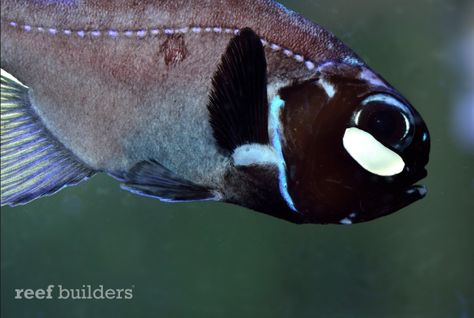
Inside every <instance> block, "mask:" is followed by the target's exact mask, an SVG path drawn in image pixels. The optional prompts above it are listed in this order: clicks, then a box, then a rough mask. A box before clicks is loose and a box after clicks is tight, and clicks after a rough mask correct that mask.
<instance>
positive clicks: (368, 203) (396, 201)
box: [353, 178, 428, 223]
mask: <svg viewBox="0 0 474 318" xmlns="http://www.w3.org/2000/svg"><path fill="white" fill-rule="evenodd" d="M417 179H418V180H420V179H422V178H417ZM418 180H417V181H418ZM427 192H428V190H427V189H426V187H425V186H424V185H422V184H411V185H409V186H405V187H402V188H399V189H398V190H394V191H388V192H385V193H379V194H378V195H377V197H372V198H371V199H368V200H364V201H363V202H361V206H360V208H361V211H360V212H361V213H358V214H357V216H358V217H356V218H355V219H354V220H353V221H354V223H358V222H366V221H370V220H372V219H376V218H379V217H382V216H385V215H388V214H391V213H394V212H396V211H398V210H400V209H402V208H404V207H406V206H408V205H410V204H412V203H414V202H416V201H418V200H421V199H423V198H424V197H425V196H426V194H427Z"/></svg>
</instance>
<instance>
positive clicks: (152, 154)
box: [1, 0, 429, 223]
mask: <svg viewBox="0 0 474 318" xmlns="http://www.w3.org/2000/svg"><path fill="white" fill-rule="evenodd" d="M1 4H2V16H1V28H2V32H1V67H2V70H4V72H5V74H8V75H9V76H8V77H7V75H5V77H2V85H4V86H5V87H6V88H8V89H9V91H8V92H10V93H11V94H12V96H13V97H14V98H13V97H12V98H10V97H8V99H5V102H3V99H2V112H3V111H4V110H5V114H6V113H7V110H8V109H9V108H8V107H10V106H11V105H13V106H11V107H13V108H14V107H17V106H18V107H19V108H20V111H21V112H24V113H25V114H27V116H29V118H32V119H31V121H33V122H34V123H35V126H34V128H35V129H34V130H31V131H29V132H28V133H25V135H20V137H21V136H23V137H21V138H23V140H26V139H25V138H30V139H31V138H32V137H31V135H34V138H36V139H35V140H40V139H41V140H42V138H46V139H47V140H51V142H50V143H52V144H53V145H54V147H53V146H51V147H53V148H48V149H49V150H44V149H43V148H42V147H43V146H42V147H39V146H36V147H38V149H36V148H35V149H36V150H35V151H36V152H34V151H33V150H31V153H42V152H45V153H47V156H46V155H45V156H43V157H44V158H46V159H44V158H43V157H41V158H43V159H44V160H47V164H46V163H44V162H45V161H44V160H43V159H41V158H40V159H41V160H43V161H41V160H40V161H41V162H42V163H44V165H45V166H44V167H43V168H44V169H43V170H45V171H46V170H48V169H52V167H57V166H58V165H59V166H61V165H62V168H61V169H60V168H57V170H58V171H62V174H61V175H60V176H59V177H57V175H55V176H56V177H55V178H52V179H51V178H50V177H48V178H49V179H48V178H46V175H44V178H43V179H41V178H40V179H39V180H40V181H35V182H33V181H31V184H27V185H25V182H26V181H22V179H21V178H20V177H18V175H20V176H22V175H26V176H28V175H29V174H31V173H33V172H31V170H29V169H30V167H31V166H34V165H32V164H31V163H30V161H32V160H30V161H28V160H27V159H25V158H24V157H26V158H27V157H28V155H26V156H23V157H21V158H20V159H21V160H25V161H24V164H22V161H18V160H19V158H17V157H15V153H22V150H24V151H25V152H26V150H25V149H29V148H28V147H30V146H29V145H30V144H33V143H27V142H25V145H22V146H17V145H16V144H15V145H14V143H12V142H11V140H13V139H11V138H10V139H8V138H7V137H9V136H10V135H11V136H16V133H17V132H18V129H16V128H15V127H16V126H15V123H14V122H11V120H10V119H9V118H7V117H8V116H6V115H5V116H4V118H3V117H2V137H3V136H7V135H8V136H7V137H4V138H5V139H4V140H2V146H3V145H7V146H8V147H7V150H6V152H5V154H6V155H4V154H3V153H2V168H5V169H4V170H5V171H7V172H6V173H9V174H8V175H7V174H5V175H2V177H4V179H6V180H7V181H5V183H4V185H2V205H3V204H10V205H15V204H20V203H26V202H28V201H30V200H31V199H34V198H36V197H39V196H42V195H45V194H51V193H53V192H55V191H57V190H58V189H60V188H61V187H62V186H65V185H70V184H75V183H77V182H79V181H80V180H82V179H84V178H87V177H89V176H91V175H93V174H94V173H95V172H106V173H108V174H110V175H112V176H114V177H116V178H117V179H119V180H121V181H123V183H124V188H125V189H127V190H130V191H132V192H135V193H138V194H141V195H149V196H153V197H157V198H159V199H162V200H165V201H189V200H219V201H225V202H230V203H236V204H239V205H242V206H246V207H249V208H252V209H254V210H257V211H260V212H264V213H267V214H270V215H273V216H277V217H280V218H283V219H286V220H289V221H292V222H296V223H308V222H309V223H341V221H342V220H346V221H343V222H342V223H347V221H350V222H351V223H352V222H359V221H365V220H369V219H372V218H374V217H377V216H380V215H384V214H387V213H389V212H393V210H395V209H398V208H399V207H401V206H404V205H406V204H408V203H410V202H412V201H413V200H415V199H418V198H420V197H421V196H422V194H421V192H422V191H421V190H418V188H416V189H412V192H413V193H414V194H412V195H411V196H410V199H407V198H404V199H403V200H401V201H400V203H399V204H398V205H397V206H394V202H393V200H394V199H393V198H392V197H390V198H388V199H386V202H385V203H384V205H385V206H382V207H381V206H380V204H382V203H375V202H374V200H369V201H371V202H374V205H375V206H374V207H371V208H369V210H370V211H365V212H364V211H358V210H357V209H358V207H357V206H358V205H359V206H360V205H361V204H360V202H359V203H357V201H358V200H359V201H361V200H362V199H360V198H361V197H364V195H366V194H367V193H369V192H373V189H375V188H380V185H381V184H382V183H383V184H385V183H386V184H387V187H389V188H390V191H389V190H384V193H387V191H388V192H390V193H392V190H393V189H392V188H394V187H395V188H396V189H395V192H397V193H398V195H397V196H398V197H400V196H401V197H405V196H406V195H407V194H406V193H405V192H406V191H407V190H406V187H407V186H411V184H412V183H413V182H415V181H416V180H417V179H419V178H420V177H422V173H421V172H420V171H422V170H424V169H423V167H424V165H425V164H426V162H427V156H428V150H429V136H428V133H427V129H426V127H425V126H424V123H423V122H422V120H421V118H419V115H418V114H417V113H416V111H415V110H414V109H412V107H411V106H410V105H409V104H408V102H407V101H406V100H405V99H403V97H401V96H400V95H399V93H398V92H396V91H395V90H394V89H393V88H392V87H391V86H390V85H389V84H388V83H386V82H385V81H384V80H383V79H382V78H381V77H380V76H379V75H377V74H376V73H375V72H373V71H372V70H370V68H368V66H367V65H366V64H365V63H364V62H363V61H361V60H360V58H359V57H358V56H357V55H356V54H355V53H354V52H353V51H352V50H350V49H349V48H348V47H346V46H345V45H344V44H343V43H342V42H341V41H339V40H338V39H337V38H336V37H334V36H333V35H332V34H331V33H330V32H328V31H326V30H324V29H323V28H321V27H320V26H318V25H317V24H314V23H312V22H310V21H308V20H306V19H304V18H303V17H302V16H300V15H298V14H296V13H294V12H292V11H290V10H288V9H286V8H284V7H283V6H281V5H280V4H278V3H276V2H274V1H266V0H259V1H232V0H222V1H210V0H209V1H199V3H198V2H194V1H140V2H135V1H127V0H121V1H113V2H109V1H73V0H71V1H20V0H15V1H13V0H3V1H2V3H1ZM2 93H3V91H2ZM377 94H378V95H379V96H382V98H381V99H380V98H379V99H378V100H373V101H369V102H367V103H368V104H374V103H380V102H382V103H388V104H390V105H392V104H393V105H392V106H394V107H399V108H400V107H401V108H403V109H404V110H403V111H407V112H408V113H409V114H410V116H412V118H411V117H410V118H408V119H407V120H411V122H410V123H409V126H410V125H413V127H411V126H410V127H408V128H410V129H408V128H407V130H410V132H409V133H410V136H411V137H410V138H412V139H413V138H414V139H413V140H414V141H410V142H412V143H413V144H414V145H415V144H416V147H415V148H416V150H412V149H411V148H410V145H405V147H408V148H410V151H408V153H409V157H417V158H418V157H419V158H420V159H419V160H418V161H417V162H416V163H415V162H412V163H410V165H411V166H410V168H411V169H412V171H411V172H409V173H408V172H407V173H408V174H410V177H407V176H402V175H403V174H404V173H402V171H396V173H395V172H393V173H391V174H389V175H388V176H383V177H382V176H380V173H378V174H377V173H375V174H374V173H373V172H374V171H370V170H371V168H370V167H369V168H367V164H366V163H365V161H367V159H360V158H359V157H360V156H359V154H356V153H357V151H358V150H354V149H353V148H351V146H348V145H345V144H344V143H351V142H349V141H348V140H352V139H354V138H352V139H350V138H345V136H346V134H345V132H347V131H346V129H347V128H351V127H349V126H350V125H351V124H350V123H351V121H352V126H354V127H352V128H355V127H357V123H354V120H353V119H354V118H353V117H354V115H353V113H354V112H355V111H356V110H355V108H356V106H359V105H360V104H362V103H364V102H365V101H367V98H368V97H367V96H376V95H377ZM362 95H363V96H362ZM5 96H7V95H5ZM8 96H10V95H8ZM18 96H20V97H18ZM384 96H392V100H388V99H387V98H385V100H384ZM363 97H365V98H366V99H364V98H363ZM354 100H356V102H354ZM331 103H332V104H334V105H333V106H332V107H328V104H331ZM398 104H400V105H402V106H400V105H398ZM4 105H10V106H4ZM341 105H342V106H341ZM336 110H337V111H336ZM8 111H9V110H8ZM15 111H18V110H15ZM336 114H340V115H336ZM342 114H343V115H342ZM25 116H26V115H25ZM341 116H342V117H341ZM336 117H337V118H336ZM339 117H341V118H339ZM362 117H363V116H362ZM408 117H409V116H408ZM322 118H326V120H323V119H322ZM351 118H352V119H351ZM404 118H405V119H406V118H407V117H406V116H405V117H404ZM328 125H329V126H328ZM336 126H337V127H338V128H339V129H338V131H337V132H331V129H330V128H327V127H336ZM343 126H344V127H343ZM346 126H347V127H346ZM415 126H416V132H415V131H414V130H415ZM3 127H7V128H5V129H4V128H3ZM343 128H344V129H343ZM28 129H30V128H28ZM31 129H32V128H31ZM7 130H8V131H7ZM35 131H40V132H39V133H36V132H35ZM321 131H323V132H324V133H322V135H324V136H320V135H319V132H321ZM349 132H353V133H355V135H354V136H359V135H357V134H358V132H357V131H355V130H349ZM7 133H8V134H7ZM35 134H36V135H35ZM326 135H327V136H326ZM349 135H350V134H349V133H348V136H349ZM359 137H360V136H359ZM415 137H416V138H415ZM357 138H358V137H357ZM404 138H405V137H404ZM422 139H424V140H422ZM364 140H365V139H364ZM379 141H380V140H379ZM363 142H364V141H363ZM355 143H357V141H355ZM34 144H36V145H38V143H34ZM12 145H13V146H12ZM427 145H428V146H427ZM313 146H314V147H313ZM44 147H46V146H44ZM381 147H382V148H384V147H383V146H381ZM413 147H414V146H413ZM413 147H412V148H413ZM427 147H428V148H427ZM313 148H314V149H313ZM333 148H337V151H335V152H333V151H330V150H329V149H333ZM356 148H357V147H356ZM51 149H53V150H51ZM374 149H375V148H374ZM374 149H372V150H371V151H375V152H377V150H374ZM413 149H414V148H413ZM296 150H297V151H296ZM392 150H396V142H395V143H394V147H392ZM399 150H403V151H405V150H406V149H405V148H403V149H399ZM382 152H383V151H382ZM384 153H386V156H388V158H392V157H393V156H392V157H390V155H391V154H390V153H387V152H384ZM58 154H60V155H58ZM8 156H10V157H12V156H13V157H14V158H15V160H16V165H15V166H14V168H11V167H13V163H11V162H13V161H8V160H6V159H5V158H7V159H8V158H10V157H8ZM331 156H335V157H334V158H332V159H331ZM358 156H359V157H358ZM339 157H343V160H339V159H337V158H339ZM401 157H403V156H401ZM35 158H36V157H35ZM53 158H54V159H53ZM62 158H67V160H66V159H64V160H63V159H62ZM38 160H39V159H38ZM390 160H391V159H390ZM400 160H401V159H400ZM400 160H399V161H397V160H394V162H395V161H397V162H398V163H399V165H400V164H402V163H400V162H401V161H403V160H401V161H400ZM413 160H414V159H413ZM55 161H59V163H57V164H55V163H54V162H55ZM361 161H364V162H361ZM316 162H318V165H319V166H320V167H321V166H322V167H324V166H327V163H328V162H337V164H334V167H331V169H329V168H326V169H324V171H328V172H330V173H329V174H328V175H324V174H321V173H319V172H317V171H316V170H318V168H317V167H315V163H316ZM376 164H377V163H376ZM405 164H406V162H405V161H403V167H401V169H402V170H403V169H405ZM364 165H365V166H364ZM394 165H396V164H394ZM37 166H38V165H37ZM361 166H362V167H361ZM369 166H370V164H369ZM408 166H409V165H408V164H406V167H408ZM412 166H413V167H412ZM47 167H49V168H48V169H47ZM70 167H73V169H72V168H70ZM7 168H8V169H10V170H8V169H7ZM38 169H39V168H38ZM367 169H369V171H368V170H367ZM405 170H406V169H405ZM413 170H416V177H414V175H415V174H413V173H414V172H413ZM64 171H69V172H68V173H66V172H64ZM404 172H406V171H404ZM41 173H45V172H44V171H42V170H38V171H37V172H36V173H35V174H34V176H35V177H37V176H38V175H39V176H40V177H41V176H42V175H41ZM15 175H16V176H17V177H15ZM322 175H324V177H322ZM394 176H395V177H394ZM38 178H39V177H38ZM387 178H388V179H390V180H388V179H387ZM356 179H357V180H358V181H355V180H356ZM374 179H375V180H374ZM382 179H383V180H382ZM393 179H395V181H393ZM415 179H416V180H415ZM31 180H33V179H31ZM48 180H49V181H48ZM328 180H332V181H333V183H331V182H332V181H328ZM360 180H363V182H361V181H360ZM320 181H321V182H322V183H321V182H320ZM396 184H403V187H402V186H395V185H396ZM332 185H336V186H334V188H332ZM357 186H360V187H361V189H357V190H356V191H355V190H354V188H355V187H357ZM329 188H331V190H330V191H329V192H328V190H327V189H329ZM341 189H345V190H343V191H342V192H341ZM410 189H411V188H410ZM344 191H345V192H344ZM404 191H405V192H404ZM322 192H324V193H322ZM402 192H403V193H402ZM341 193H342V194H341ZM415 197H416V198H415ZM338 200H340V201H343V202H344V203H343V204H342V205H341V204H340V203H338ZM364 200H365V199H364ZM382 205H383V204H382ZM395 205H396V204H395ZM351 209H352V210H351ZM363 209H365V208H363ZM356 214H357V215H356ZM349 215H354V216H353V217H350V216H349Z"/></svg>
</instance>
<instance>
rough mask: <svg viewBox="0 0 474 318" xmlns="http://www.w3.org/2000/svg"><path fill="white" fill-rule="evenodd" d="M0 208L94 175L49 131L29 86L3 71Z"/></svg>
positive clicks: (50, 192) (0, 108) (23, 202)
mask: <svg viewBox="0 0 474 318" xmlns="http://www.w3.org/2000/svg"><path fill="white" fill-rule="evenodd" d="M0 77H1V88H0V89H1V91H0V92H1V107H0V110H1V112H0V115H1V116H0V117H1V120H0V123H1V129H0V137H1V138H0V142H1V143H0V146H1V151H0V168H1V169H0V205H2V206H3V205H10V206H14V205H18V204H25V203H27V202H29V201H31V200H34V199H36V198H39V197H42V196H45V195H51V194H53V193H55V192H57V191H59V190H61V189H62V188H63V187H65V186H69V185H75V184H77V183H79V182H81V181H82V180H85V179H87V178H89V177H90V176H92V175H93V174H94V171H93V170H92V169H90V168H88V167H86V166H85V165H84V164H83V163H81V162H80V161H79V160H78V159H77V158H76V157H75V156H74V154H73V153H72V152H71V151H69V150H68V149H66V148H65V147H64V146H63V145H62V144H61V143H60V142H59V141H58V140H56V138H55V137H54V136H53V135H52V134H51V133H50V132H49V131H48V130H47V129H46V127H45V126H44V125H43V123H42V121H41V119H40V118H39V116H38V115H37V114H36V113H35V111H34V109H33V108H32V107H31V103H30V99H29V96H28V87H26V86H25V85H23V84H22V83H20V82H19V81H18V80H17V79H16V78H14V77H13V76H12V75H10V74H9V73H7V72H6V71H4V70H3V69H2V70H1V75H0Z"/></svg>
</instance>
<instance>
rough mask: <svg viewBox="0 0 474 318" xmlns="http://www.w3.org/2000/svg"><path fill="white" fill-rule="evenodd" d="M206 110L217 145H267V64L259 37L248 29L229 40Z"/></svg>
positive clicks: (226, 146)
mask: <svg viewBox="0 0 474 318" xmlns="http://www.w3.org/2000/svg"><path fill="white" fill-rule="evenodd" d="M208 110H209V114H210V121H211V126H212V129H213V132H214V138H215V139H216V141H217V144H218V145H219V146H220V148H222V149H223V150H224V151H226V152H232V151H233V150H234V149H235V148H237V147H238V146H240V145H243V144H249V143H261V144H267V143H268V142H269V137H268V100H267V63H266V60H265V52H264V49H263V45H262V42H261V40H260V38H259V37H258V36H257V35H256V34H255V32H254V31H252V30H251V29H249V28H245V29H243V30H241V31H240V33H239V34H238V35H236V36H235V37H234V38H232V40H231V41H230V43H229V45H228V46H227V49H226V51H225V53H224V55H223V56H222V60H221V63H220V65H219V67H218V68H217V71H216V73H215V74H214V77H213V79H212V90H211V93H210V96H209V104H208Z"/></svg>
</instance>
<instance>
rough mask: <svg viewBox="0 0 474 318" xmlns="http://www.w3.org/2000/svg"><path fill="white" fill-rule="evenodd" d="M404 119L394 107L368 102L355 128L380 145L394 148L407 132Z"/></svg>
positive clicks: (398, 109) (400, 111)
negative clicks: (363, 131) (371, 137)
mask: <svg viewBox="0 0 474 318" xmlns="http://www.w3.org/2000/svg"><path fill="white" fill-rule="evenodd" d="M406 118H407V117H406V116H404V114H403V111H402V110H401V109H400V108H398V107H396V106H393V105H390V104H385V103H383V102H370V103H367V104H366V105H364V106H363V107H362V109H361V113H360V115H359V118H358V122H357V126H358V127H359V128H360V129H362V130H365V131H367V132H368V133H370V134H371V135H372V136H374V137H375V138H376V139H377V140H379V141H381V142H382V143H384V144H388V145H392V146H394V147H396V146H397V145H398V144H399V143H400V142H401V141H402V140H403V138H404V137H405V136H406V134H407V132H408V129H409V127H407V122H406Z"/></svg>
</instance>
